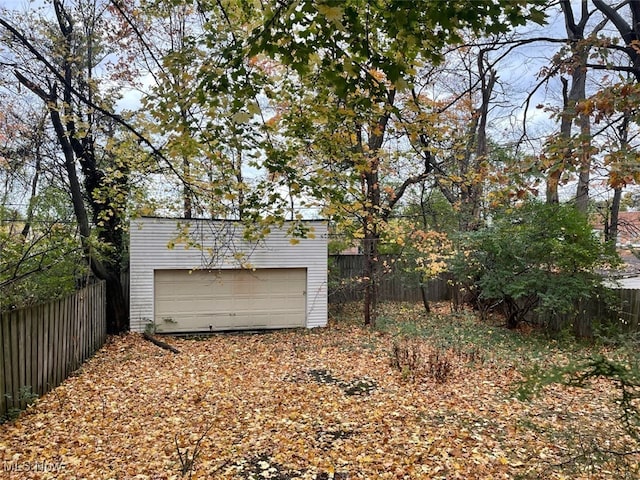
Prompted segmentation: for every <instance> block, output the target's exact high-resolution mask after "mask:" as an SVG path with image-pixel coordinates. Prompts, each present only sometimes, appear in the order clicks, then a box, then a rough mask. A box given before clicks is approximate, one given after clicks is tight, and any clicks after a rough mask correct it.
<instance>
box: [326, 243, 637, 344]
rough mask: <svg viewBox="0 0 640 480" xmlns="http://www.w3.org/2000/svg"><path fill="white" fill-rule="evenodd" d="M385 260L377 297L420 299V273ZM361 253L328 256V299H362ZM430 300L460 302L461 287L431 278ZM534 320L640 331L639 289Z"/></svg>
mask: <svg viewBox="0 0 640 480" xmlns="http://www.w3.org/2000/svg"><path fill="white" fill-rule="evenodd" d="M380 260H381V263H382V264H386V265H387V266H386V267H385V268H382V272H381V274H380V277H379V281H378V297H379V300H382V301H396V302H421V301H422V293H421V291H420V283H419V278H418V276H417V275H416V274H415V273H413V272H411V271H410V269H408V268H404V267H403V265H402V263H401V262H400V261H394V260H397V257H394V256H391V255H382V256H381V257H380ZM362 271H363V258H362V255H331V256H330V257H329V279H330V280H329V302H330V303H333V304H340V303H344V302H352V301H361V300H362V298H363V293H364V283H363V282H362V281H361V277H362ZM426 289H427V295H428V298H429V300H431V301H444V300H452V301H454V303H458V302H460V301H461V300H460V298H459V297H460V291H458V290H457V288H456V287H454V286H453V285H452V284H451V281H449V279H448V278H447V277H446V276H442V277H440V278H436V279H433V280H430V281H429V282H428V283H427V286H426ZM527 320H528V321H531V322H532V323H536V324H540V325H545V326H547V328H549V329H550V330H560V329H563V328H565V327H567V326H568V325H571V326H572V328H573V331H574V333H575V334H576V336H578V337H592V336H593V334H594V327H595V326H596V325H597V324H598V325H599V326H601V327H605V330H606V328H607V327H611V328H612V330H613V331H620V332H638V331H640V290H637V289H625V288H614V289H611V290H609V296H608V298H604V297H601V298H591V299H588V300H585V301H582V302H579V303H578V304H577V305H576V309H575V311H574V312H573V314H571V315H555V316H548V315H537V314H530V315H529V316H528V318H527Z"/></svg>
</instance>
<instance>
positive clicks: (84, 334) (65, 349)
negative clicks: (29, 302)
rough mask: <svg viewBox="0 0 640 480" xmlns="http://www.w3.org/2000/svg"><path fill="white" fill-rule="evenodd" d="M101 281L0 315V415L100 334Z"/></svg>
mask: <svg viewBox="0 0 640 480" xmlns="http://www.w3.org/2000/svg"><path fill="white" fill-rule="evenodd" d="M105 305H106V298H105V283H104V282H98V283H95V284H93V285H89V286H87V287H85V288H83V289H82V290H79V291H77V292H76V293H75V294H73V295H70V296H69V297H67V298H64V299H62V300H58V301H55V302H51V303H47V304H43V305H37V306H34V307H31V308H25V309H21V310H15V311H12V312H6V313H3V314H2V315H1V316H0V418H3V417H4V418H6V416H7V415H10V414H11V413H12V412H15V411H17V410H20V409H24V408H25V407H26V406H27V403H28V400H29V397H32V396H33V395H37V396H40V395H43V394H44V393H46V392H48V391H49V390H51V389H52V388H54V387H56V386H58V385H59V384H60V383H62V381H63V380H64V379H65V378H67V377H68V376H69V374H70V373H72V372H73V371H74V370H76V369H77V368H78V367H80V365H81V364H82V362H84V361H85V360H86V359H87V358H88V357H89V356H91V355H92V354H93V353H94V352H95V351H96V350H97V349H98V348H100V347H101V346H102V345H103V344H104V342H105V340H106V313H105Z"/></svg>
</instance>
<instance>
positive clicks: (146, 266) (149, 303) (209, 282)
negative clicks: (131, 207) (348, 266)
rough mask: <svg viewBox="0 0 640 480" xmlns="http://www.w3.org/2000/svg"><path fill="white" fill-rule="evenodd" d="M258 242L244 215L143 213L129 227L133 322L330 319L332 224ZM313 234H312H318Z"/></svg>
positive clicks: (177, 326) (257, 323)
mask: <svg viewBox="0 0 640 480" xmlns="http://www.w3.org/2000/svg"><path fill="white" fill-rule="evenodd" d="M305 226H306V227H307V228H308V229H309V231H310V232H312V235H309V238H301V239H299V242H295V241H294V242H291V238H290V236H288V235H287V234H286V232H287V229H288V225H286V224H285V226H284V227H283V229H281V230H275V229H273V231H272V232H271V233H270V234H269V235H268V236H267V237H266V238H265V239H262V240H260V241H258V242H255V243H254V242H249V241H246V240H244V239H243V227H242V225H241V224H240V223H237V222H221V221H211V220H176V219H166V218H141V219H138V220H135V221H133V222H132V223H131V228H130V236H131V240H130V279H131V280H130V282H131V284H130V292H131V293H130V295H131V298H130V304H131V310H130V312H131V329H132V330H133V331H138V332H142V331H144V330H145V329H146V328H148V326H149V325H152V326H153V327H154V328H155V331H157V332H160V333H197V332H211V331H220V330H242V329H268V328H296V327H307V328H311V327H319V326H325V325H326V323H327V225H326V223H325V222H321V221H310V222H305ZM311 237H313V238H311Z"/></svg>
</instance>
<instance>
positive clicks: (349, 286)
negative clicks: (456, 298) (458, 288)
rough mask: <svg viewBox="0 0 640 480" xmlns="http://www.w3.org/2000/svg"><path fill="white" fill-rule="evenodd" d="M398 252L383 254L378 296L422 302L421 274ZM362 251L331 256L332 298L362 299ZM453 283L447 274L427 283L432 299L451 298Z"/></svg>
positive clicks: (341, 299)
mask: <svg viewBox="0 0 640 480" xmlns="http://www.w3.org/2000/svg"><path fill="white" fill-rule="evenodd" d="M399 260H400V258H399V257H398V256H395V255H382V256H381V257H380V263H381V264H382V265H383V267H382V268H381V272H380V275H379V279H378V299H379V300H381V301H396V302H421V301H422V292H421V291H420V278H419V277H418V274H417V273H415V272H412V271H410V269H408V268H404V267H403V265H402V263H401V262H400V261H399ZM363 265H364V261H363V257H362V255H330V256H329V302H330V303H334V304H336V303H344V302H353V301H360V300H362V298H363V295H364V283H363V282H362V281H361V277H362V271H363ZM452 289H453V287H452V286H451V285H450V283H449V282H448V280H447V279H446V278H436V279H433V280H430V281H429V282H427V284H426V291H427V296H428V298H429V300H430V301H434V302H435V301H443V300H450V299H451V298H452V297H453V291H452Z"/></svg>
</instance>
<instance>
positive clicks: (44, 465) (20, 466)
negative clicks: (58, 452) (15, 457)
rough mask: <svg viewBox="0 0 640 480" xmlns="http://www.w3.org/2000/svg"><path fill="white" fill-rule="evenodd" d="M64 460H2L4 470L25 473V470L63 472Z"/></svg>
mask: <svg viewBox="0 0 640 480" xmlns="http://www.w3.org/2000/svg"><path fill="white" fill-rule="evenodd" d="M65 466H66V464H65V463H64V462H51V461H47V460H44V461H42V462H39V461H35V462H6V461H5V462H2V471H3V472H8V473H24V472H61V471H63V470H64V469H65Z"/></svg>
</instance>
